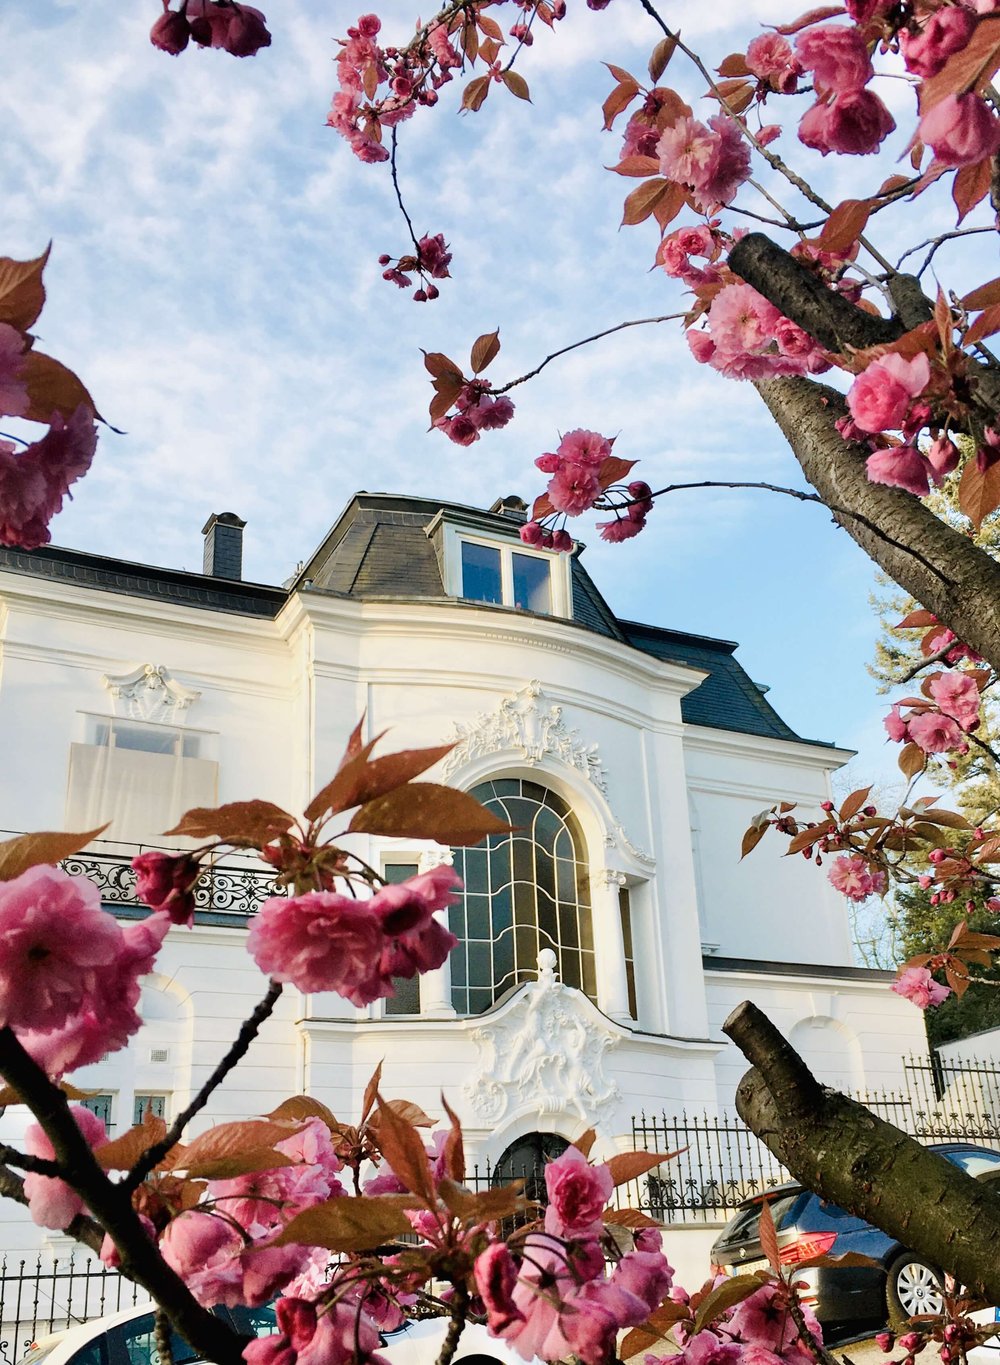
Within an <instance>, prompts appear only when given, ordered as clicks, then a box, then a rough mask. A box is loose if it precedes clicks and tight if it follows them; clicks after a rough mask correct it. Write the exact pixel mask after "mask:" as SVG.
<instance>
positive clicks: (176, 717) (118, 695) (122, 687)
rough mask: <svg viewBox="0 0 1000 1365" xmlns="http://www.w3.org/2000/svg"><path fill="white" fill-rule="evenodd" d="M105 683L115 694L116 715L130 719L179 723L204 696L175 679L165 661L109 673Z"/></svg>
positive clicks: (105, 677)
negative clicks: (129, 671) (129, 670)
mask: <svg viewBox="0 0 1000 1365" xmlns="http://www.w3.org/2000/svg"><path fill="white" fill-rule="evenodd" d="M101 682H102V683H103V685H104V686H105V687H106V688H107V689H108V691H109V692H110V693H111V699H112V701H113V703H114V710H115V715H116V716H122V717H126V718H128V719H129V720H146V721H159V722H161V723H166V724H168V725H170V724H178V723H179V722H180V720H181V717H182V715H183V713H184V712H185V711H187V710H188V709H189V708H190V707H191V706H193V705H194V703H195V702H196V701H197V700H198V698H199V697H200V696H201V693H200V692H196V691H194V689H193V688H190V687H184V686H183V685H182V684H181V683H179V682H178V681H177V680H176V678H172V677H171V676H170V673H169V672H168V671H167V669H166V668H165V667H164V666H163V664H140V665H139V667H138V668H134V669H133V670H132V672H131V673H110V674H105V676H104V677H103V678H102V679H101Z"/></svg>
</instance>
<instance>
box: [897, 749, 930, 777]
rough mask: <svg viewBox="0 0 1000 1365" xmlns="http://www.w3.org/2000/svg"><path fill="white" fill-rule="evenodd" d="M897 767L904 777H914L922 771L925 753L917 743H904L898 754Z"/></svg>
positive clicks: (925, 758)
mask: <svg viewBox="0 0 1000 1365" xmlns="http://www.w3.org/2000/svg"><path fill="white" fill-rule="evenodd" d="M898 762H899V769H900V772H901V773H902V774H903V776H904V777H908V778H914V777H916V776H917V774H918V773H922V772H923V770H924V766H925V764H926V762H927V755H926V754H925V753H924V751H923V749H921V747H920V745H919V744H904V745H903V748H902V750H901V751H900V755H899V760H898Z"/></svg>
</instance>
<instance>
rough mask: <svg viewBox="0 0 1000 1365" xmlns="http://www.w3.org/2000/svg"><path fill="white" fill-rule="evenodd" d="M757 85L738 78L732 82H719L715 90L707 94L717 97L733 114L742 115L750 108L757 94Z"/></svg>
mask: <svg viewBox="0 0 1000 1365" xmlns="http://www.w3.org/2000/svg"><path fill="white" fill-rule="evenodd" d="M756 89H757V87H756V84H755V83H754V82H751V81H747V80H742V79H740V78H739V77H737V78H736V79H735V80H731V81H717V82H716V84H715V89H714V90H709V91H708V92H707V94H709V95H715V96H716V97H717V98H718V99H719V102H720V103H721V104H724V105H725V106H726V108H727V109H728V110H729V111H730V113H733V114H742V113H743V111H744V109H746V108H748V107H749V105H750V102H751V101H752V100H753V97H754V94H755V92H756Z"/></svg>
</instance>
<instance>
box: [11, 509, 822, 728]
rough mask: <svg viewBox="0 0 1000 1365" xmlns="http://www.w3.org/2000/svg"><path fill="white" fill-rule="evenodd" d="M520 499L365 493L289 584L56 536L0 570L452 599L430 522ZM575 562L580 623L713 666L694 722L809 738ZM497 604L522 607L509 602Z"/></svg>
mask: <svg viewBox="0 0 1000 1365" xmlns="http://www.w3.org/2000/svg"><path fill="white" fill-rule="evenodd" d="M512 502H516V500H510V499H508V500H506V502H505V504H504V506H505V508H506V510H505V511H504V512H499V511H491V512H484V511H482V510H481V509H479V508H473V507H464V506H462V505H461V504H458V503H441V502H439V501H437V500H433V499H429V498H408V497H399V496H396V495H392V494H387V493H357V494H355V496H354V497H353V498H352V499H351V500H350V502H349V503H348V505H347V507H346V508H345V509H344V511H343V513H342V514H341V516H340V517H339V518H338V520H337V522H336V523H335V525H334V526H333V527H332V529H331V530H330V532H329V534H328V535H327V536H326V538H325V540H324V541H323V543H322V544H321V545H320V546H319V548H318V549H317V550H316V552H315V553H314V554H313V556H312V558H311V559H310V560H309V562H308V563H307V564H306V565H305V567H304V568H303V569H301V570H300V571H299V572H298V573H297V575H296V576H295V578H294V580H290V581H289V582H288V583H287V584H285V586H284V587H280V588H279V587H272V586H269V585H266V584H262V583H247V582H243V581H241V580H235V581H234V580H230V579H225V578H219V577H214V576H212V575H207V574H199V573H186V572H184V571H182V570H179V569H160V568H154V567H151V566H149V565H145V564H131V563H127V562H126V561H123V560H118V559H110V558H108V557H106V556H103V555H93V554H84V553H83V552H82V551H79V550H67V549H62V548H59V547H57V546H46V547H44V548H43V549H40V550H34V551H30V552H29V551H25V550H15V549H7V548H5V547H3V546H0V570H7V571H8V572H12V573H21V574H28V575H31V576H34V577H42V578H49V579H55V580H60V581H62V582H68V583H74V584H77V585H79V586H81V587H88V588H95V589H97V590H98V591H104V592H116V593H124V594H126V595H127V596H132V597H144V598H151V599H155V600H159V601H167V602H173V603H176V604H177V605H180V606H191V607H198V608H202V609H205V610H209V611H221V612H234V613H237V614H240V615H244V616H257V617H274V616H276V615H277V614H278V612H279V611H280V610H281V607H282V605H283V604H284V603H285V602H286V601H287V599H288V597H289V595H290V594H291V593H292V592H294V591H295V590H296V588H298V587H301V586H304V585H306V584H308V585H309V587H310V588H311V589H312V590H313V591H316V592H320V593H324V592H325V593H330V594H331V595H334V596H337V597H346V598H354V599H362V600H395V601H399V600H405V599H410V600H412V599H414V598H418V599H425V600H426V599H430V600H438V601H449V600H453V599H449V598H448V597H446V595H445V591H444V582H443V578H442V569H441V563H440V559H439V555H440V547H441V543H442V537H440V536H436V535H433V534H428V530H429V528H433V527H434V526H435V525H436V524H437V523H438V522H439V521H440V520H442V519H443V520H447V521H451V522H453V523H455V524H457V525H460V526H462V527H464V528H466V529H468V530H473V531H479V532H482V533H485V534H487V535H491V536H497V535H498V534H499V535H502V536H504V537H506V538H509V539H510V540H511V541H515V540H516V539H517V534H518V530H519V528H520V525H521V524H522V523H523V521H524V520H525V516H524V513H523V512H520V511H518V510H517V508H516V507H515V506H513V505H512ZM497 506H498V507H499V506H500V504H497ZM519 506H520V507H523V504H519ZM571 571H572V583H573V624H575V625H576V626H578V627H579V628H580V629H583V630H587V631H590V632H593V633H594V634H597V635H602V636H604V637H605V638H606V639H609V640H616V641H618V642H619V643H621V644H622V645H623V646H626V647H628V646H631V647H632V648H634V649H638V650H641V651H642V652H643V653H644V654H649V655H651V656H652V657H653V658H656V659H662V660H664V661H666V662H669V663H674V664H680V665H685V664H686V665H689V666H691V667H693V668H697V669H700V670H701V671H703V672H705V673H707V674H708V675H709V676H708V677H707V678H706V679H705V680H704V682H702V683H700V684H699V686H698V687H696V688H695V689H694V691H693V692H691V693H690V694H689V695H688V696H687V697H685V698H683V700H682V702H681V711H682V715H683V717H684V720H685V721H687V722H688V724H691V725H705V726H709V727H710V728H712V729H717V730H734V731H738V732H740V733H743V734H748V735H761V736H763V737H766V738H768V739H784V740H799V738H800V737H799V736H798V735H797V734H796V733H795V732H794V730H792V729H791V728H790V727H789V726H788V725H786V724H785V722H784V721H783V720H782V719H781V717H780V716H779V715H778V714H777V712H776V711H775V710H774V708H773V707H772V706H771V705H770V704H769V703H768V702H767V701H766V699H765V697H764V695H763V693H762V691H761V689H760V688H759V687H757V686H756V684H755V683H754V682H752V681H751V679H750V678H749V676H748V675H747V674H746V673H745V672H744V670H743V669H742V668H741V666H740V664H739V663H738V662H737V660H736V659H735V658H734V650H735V649H736V645H735V644H734V643H733V642H732V641H730V640H713V639H710V638H708V637H707V636H702V635H691V634H688V633H686V632H683V631H676V630H667V629H665V628H662V627H659V626H648V625H642V624H640V623H638V622H635V621H621V620H619V619H618V618H617V617H616V616H615V614H614V612H613V611H612V610H611V608H610V607H609V606H608V604H607V602H605V600H604V598H603V597H602V596H601V594H600V592H599V591H598V589H597V587H596V585H595V584H594V582H593V580H592V579H591V577H590V575H589V574H588V573H587V570H586V569H585V568H584V567H583V565H582V564H581V562H580V559H579V555H574V557H573V560H572V565H571ZM463 605H465V604H463ZM490 610H493V611H497V612H506V613H511V614H517V615H521V614H523V613H520V612H515V611H514V609H513V608H510V607H500V606H497V607H492V608H490ZM807 742H809V743H819V741H807Z"/></svg>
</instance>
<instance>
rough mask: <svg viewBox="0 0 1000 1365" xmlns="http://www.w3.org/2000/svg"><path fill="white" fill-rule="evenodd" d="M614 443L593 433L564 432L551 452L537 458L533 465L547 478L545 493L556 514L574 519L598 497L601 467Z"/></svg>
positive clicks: (598, 433) (582, 430)
mask: <svg viewBox="0 0 1000 1365" xmlns="http://www.w3.org/2000/svg"><path fill="white" fill-rule="evenodd" d="M613 445H614V439H613V438H612V439H611V440H608V438H607V437H606V436H602V435H601V434H600V432H597V431H585V430H584V429H582V428H578V429H577V430H576V431H568V432H567V433H566V435H565V436H564V437H563V438H562V440H561V441H560V442H559V445H558V446H557V447H556V449H555V451H550V452H549V453H548V454H545V455H539V457H538V459H537V460H536V461H535V464H536V465H537V466H538V468H539V469H540V470H541V471H542V473H543V474H551V475H552V477H551V478H550V479H549V482H548V486H547V488H546V492H547V493H548V495H549V501H550V502H551V504H552V506H553V507H554V508H555V510H556V511H557V512H564V513H565V514H566V515H567V516H568V517H578V516H579V515H580V513H581V512H585V511H586V510H587V508H588V507H593V505H594V503H595V502H596V501H597V499H598V498H599V497H600V495H601V493H602V492H603V489H602V487H601V479H600V472H601V464H602V462H603V461H604V460H605V459H607V457H608V456H609V455H610V454H611V447H612V446H613Z"/></svg>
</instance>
